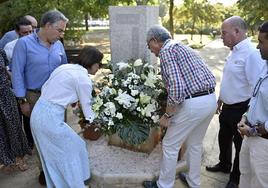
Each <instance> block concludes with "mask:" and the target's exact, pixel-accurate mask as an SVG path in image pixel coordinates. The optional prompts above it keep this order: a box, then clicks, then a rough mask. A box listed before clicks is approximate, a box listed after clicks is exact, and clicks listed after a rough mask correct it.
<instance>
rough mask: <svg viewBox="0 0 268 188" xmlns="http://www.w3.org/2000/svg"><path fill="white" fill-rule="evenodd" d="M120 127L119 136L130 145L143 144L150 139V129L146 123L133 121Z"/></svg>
mask: <svg viewBox="0 0 268 188" xmlns="http://www.w3.org/2000/svg"><path fill="white" fill-rule="evenodd" d="M119 127H120V129H119V130H118V136H119V137H120V138H121V139H122V140H123V141H125V142H126V143H128V144H130V145H138V144H141V143H143V142H145V140H146V139H147V138H148V137H149V133H150V127H149V126H148V125H144V123H139V122H135V121H131V122H129V123H128V125H120V126H119Z"/></svg>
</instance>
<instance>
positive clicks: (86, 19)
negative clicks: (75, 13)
mask: <svg viewBox="0 0 268 188" xmlns="http://www.w3.org/2000/svg"><path fill="white" fill-rule="evenodd" d="M85 26H86V31H88V13H86V14H85Z"/></svg>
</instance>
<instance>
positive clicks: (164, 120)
mask: <svg viewBox="0 0 268 188" xmlns="http://www.w3.org/2000/svg"><path fill="white" fill-rule="evenodd" d="M159 124H160V126H161V127H168V126H169V124H170V118H167V117H166V116H164V115H163V116H162V117H161V118H160V120H159Z"/></svg>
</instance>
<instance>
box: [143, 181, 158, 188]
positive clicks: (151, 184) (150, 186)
mask: <svg viewBox="0 0 268 188" xmlns="http://www.w3.org/2000/svg"><path fill="white" fill-rule="evenodd" d="M142 185H143V187H144V188H158V186H157V184H156V181H144V182H143V184H142Z"/></svg>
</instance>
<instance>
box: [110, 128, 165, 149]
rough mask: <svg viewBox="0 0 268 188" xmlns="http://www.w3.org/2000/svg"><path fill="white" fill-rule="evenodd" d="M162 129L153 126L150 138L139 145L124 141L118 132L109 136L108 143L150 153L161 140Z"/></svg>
mask: <svg viewBox="0 0 268 188" xmlns="http://www.w3.org/2000/svg"><path fill="white" fill-rule="evenodd" d="M160 139H161V130H160V128H157V127H156V128H152V129H151V130H150V134H149V137H148V139H147V140H146V141H145V142H144V143H142V144H139V145H130V144H127V143H126V142H124V141H123V140H122V139H121V138H120V137H119V136H118V135H117V134H113V135H111V136H109V139H108V145H111V146H117V147H121V148H125V149H128V150H131V151H136V152H143V153H148V154H150V153H151V152H152V151H153V149H154V148H155V146H156V145H157V144H158V143H159V142H160Z"/></svg>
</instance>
